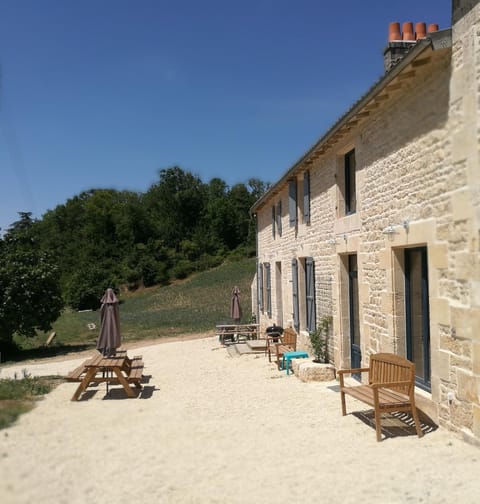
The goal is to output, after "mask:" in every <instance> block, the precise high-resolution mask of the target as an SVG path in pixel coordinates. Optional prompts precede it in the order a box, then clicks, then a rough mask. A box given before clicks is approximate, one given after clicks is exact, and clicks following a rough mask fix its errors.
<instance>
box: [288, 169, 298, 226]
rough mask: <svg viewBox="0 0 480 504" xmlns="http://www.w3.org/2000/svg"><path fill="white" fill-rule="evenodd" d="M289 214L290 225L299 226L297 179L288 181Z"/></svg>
mask: <svg viewBox="0 0 480 504" xmlns="http://www.w3.org/2000/svg"><path fill="white" fill-rule="evenodd" d="M288 215H289V224H290V227H296V226H297V180H296V179H294V180H290V182H289V183H288Z"/></svg>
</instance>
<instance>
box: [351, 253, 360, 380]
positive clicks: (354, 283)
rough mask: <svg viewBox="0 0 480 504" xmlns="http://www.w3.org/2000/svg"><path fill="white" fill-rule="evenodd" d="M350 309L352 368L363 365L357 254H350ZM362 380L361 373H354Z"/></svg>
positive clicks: (355, 376)
mask: <svg viewBox="0 0 480 504" xmlns="http://www.w3.org/2000/svg"><path fill="white" fill-rule="evenodd" d="M348 310H349V333H350V358H351V366H352V368H359V367H361V363H362V352H361V350H360V320H359V309H358V266H357V255H356V254H353V255H349V256H348ZM352 376H354V378H356V379H357V380H360V373H357V374H354V375H352Z"/></svg>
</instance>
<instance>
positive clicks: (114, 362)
mask: <svg viewBox="0 0 480 504" xmlns="http://www.w3.org/2000/svg"><path fill="white" fill-rule="evenodd" d="M142 371H143V362H142V361H141V358H140V357H139V358H134V359H133V360H132V359H130V358H129V357H128V356H127V353H126V351H118V352H117V353H116V355H113V356H106V357H105V356H103V355H102V354H98V355H96V356H95V357H93V358H91V359H88V360H87V361H85V362H84V363H83V364H82V365H81V366H79V368H77V369H76V370H75V371H73V372H72V373H71V375H70V381H75V376H78V379H79V380H80V384H79V385H78V387H77V390H75V393H74V394H73V396H72V401H76V400H78V398H79V397H80V395H81V394H82V393H83V392H85V390H86V389H87V387H88V386H89V385H90V384H91V383H103V382H106V383H107V384H109V383H117V382H118V383H120V384H121V385H122V386H123V389H124V390H125V393H126V394H127V396H128V397H135V392H134V390H133V389H132V388H131V387H130V383H133V384H134V385H135V386H136V387H137V388H141V385H140V380H141V377H142ZM82 375H83V376H82Z"/></svg>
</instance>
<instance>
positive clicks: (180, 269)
mask: <svg viewBox="0 0 480 504" xmlns="http://www.w3.org/2000/svg"><path fill="white" fill-rule="evenodd" d="M193 271H195V267H194V264H193V263H192V262H191V261H189V260H188V259H181V260H180V261H178V262H177V264H176V265H175V266H174V267H173V269H172V274H173V276H174V277H175V278H177V279H178V280H182V279H184V278H187V277H188V275H190V274H191V273H192V272H193Z"/></svg>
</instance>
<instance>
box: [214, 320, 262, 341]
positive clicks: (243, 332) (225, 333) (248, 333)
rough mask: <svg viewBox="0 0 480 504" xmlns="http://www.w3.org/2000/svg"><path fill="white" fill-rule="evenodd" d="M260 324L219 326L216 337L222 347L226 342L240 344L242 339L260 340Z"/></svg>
mask: <svg viewBox="0 0 480 504" xmlns="http://www.w3.org/2000/svg"><path fill="white" fill-rule="evenodd" d="M258 328H259V324H217V325H216V326H215V335H216V336H217V337H218V339H219V341H220V343H221V344H222V345H224V344H225V341H226V340H228V339H229V340H230V341H233V342H238V341H240V340H241V339H247V340H250V339H258Z"/></svg>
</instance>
